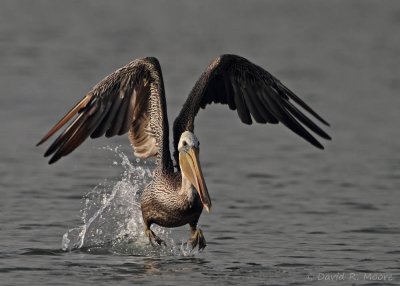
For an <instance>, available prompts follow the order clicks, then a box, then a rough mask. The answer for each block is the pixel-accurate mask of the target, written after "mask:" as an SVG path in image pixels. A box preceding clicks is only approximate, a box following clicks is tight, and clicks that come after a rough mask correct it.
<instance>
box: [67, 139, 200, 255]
mask: <svg viewBox="0 0 400 286" xmlns="http://www.w3.org/2000/svg"><path fill="white" fill-rule="evenodd" d="M105 149H106V150H109V151H111V152H114V153H115V154H116V157H117V160H116V161H114V162H113V164H114V165H120V166H122V169H123V172H122V174H121V178H120V180H119V181H118V182H104V183H101V184H99V185H98V186H96V187H95V188H94V189H93V190H92V191H90V192H89V193H87V194H86V195H85V196H84V198H83V200H82V204H83V209H82V211H81V212H82V222H83V224H82V225H81V226H79V227H75V228H72V229H69V230H68V231H67V232H66V233H65V234H64V235H63V238H62V245H61V247H62V249H63V250H64V251H71V250H76V249H80V250H84V251H87V252H96V253H97V252H111V253H117V254H126V255H154V254H155V255H176V254H180V255H184V256H187V255H193V254H195V253H191V252H190V250H188V249H186V247H184V246H183V244H182V245H181V246H180V247H178V246H176V243H175V242H174V239H173V238H172V237H171V235H170V230H168V229H165V228H161V227H158V226H155V227H154V228H153V230H154V231H155V232H156V233H157V235H158V236H160V237H161V239H163V240H164V241H165V242H166V243H167V245H168V247H152V246H150V245H149V242H148V239H147V237H146V236H145V235H144V224H143V220H142V213H141V210H140V194H141V192H142V191H143V189H144V188H145V186H146V185H147V184H148V183H149V182H150V180H151V179H152V169H153V168H154V164H153V163H152V162H146V161H140V160H137V162H136V164H132V163H131V162H130V161H129V159H128V157H127V156H126V155H125V154H124V153H123V152H122V151H121V150H120V148H119V147H115V148H111V147H106V148H105Z"/></svg>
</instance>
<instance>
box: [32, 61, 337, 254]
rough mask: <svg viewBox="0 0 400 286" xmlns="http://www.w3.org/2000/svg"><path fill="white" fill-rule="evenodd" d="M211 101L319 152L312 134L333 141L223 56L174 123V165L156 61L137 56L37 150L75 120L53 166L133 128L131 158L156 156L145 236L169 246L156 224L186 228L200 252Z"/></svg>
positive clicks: (256, 76) (289, 97) (249, 67)
mask: <svg viewBox="0 0 400 286" xmlns="http://www.w3.org/2000/svg"><path fill="white" fill-rule="evenodd" d="M211 103H220V104H224V105H227V106H228V107H229V108H230V109H231V110H237V113H238V116H239V118H240V120H241V121H242V122H243V123H245V124H252V122H253V120H254V121H256V122H257V123H261V124H266V123H269V124H277V123H279V122H281V123H282V124H284V125H285V126H286V127H288V128H289V129H290V130H292V131H293V132H294V133H296V134H298V135H299V136H300V137H302V138H303V139H305V140H306V141H308V142H309V143H311V144H312V145H314V146H315V147H317V148H320V149H323V146H322V145H321V143H320V142H319V141H318V140H317V139H316V138H315V137H314V135H312V134H311V133H315V134H317V135H318V136H320V137H322V138H324V139H327V140H330V139H331V137H330V136H329V135H328V134H327V133H326V132H325V131H323V130H322V129H321V128H320V127H319V126H318V125H317V124H316V123H314V121H312V120H311V119H310V118H309V117H307V116H306V115H305V114H304V113H303V112H304V111H306V112H307V113H308V114H310V115H312V117H314V118H315V119H317V120H318V121H319V122H321V123H323V124H325V125H329V124H328V123H327V122H326V121H325V120H324V119H323V118H322V117H321V116H319V115H318V114H317V113H316V112H315V111H314V110H312V109H311V108H310V107H309V106H308V105H307V104H306V103H305V102H304V101H303V100H301V99H300V98H299V97H298V96H296V95H295V94H294V93H293V92H292V91H290V90H289V89H288V88H287V87H286V86H285V85H283V84H282V83H281V82H280V81H279V80H278V79H276V78H275V77H274V76H273V75H271V74H270V73H268V72H267V71H266V70H264V69H263V68H261V67H259V66H257V65H255V64H253V63H251V62H250V61H248V60H247V59H245V58H242V57H240V56H236V55H222V56H219V57H217V58H216V59H214V60H213V61H212V62H211V64H210V65H209V66H208V67H207V68H206V70H205V71H204V72H203V74H202V75H201V76H200V78H199V79H198V81H197V82H196V84H195V86H194V88H193V89H192V91H191V92H190V94H189V97H188V99H187V100H186V102H185V103H184V105H183V107H182V110H181V112H180V113H179V115H178V117H177V118H176V119H175V122H174V126H173V139H174V141H173V143H174V144H173V146H174V153H173V158H174V160H172V158H171V153H170V149H169V127H168V119H167V106H166V99H165V91H164V82H163V77H162V72H161V67H160V64H159V62H158V60H157V59H156V58H152V57H149V58H142V59H136V60H134V61H132V62H130V63H129V64H127V65H126V66H124V67H122V68H120V69H118V70H116V71H115V72H113V73H112V74H110V75H109V76H107V77H106V78H104V79H103V80H102V81H100V82H99V83H98V84H96V85H95V86H94V87H93V88H92V89H91V90H90V91H89V92H88V93H87V94H86V95H85V96H84V98H83V99H82V100H81V101H79V102H78V103H77V104H76V105H75V106H74V107H73V108H72V109H71V110H70V111H69V112H68V113H67V114H66V115H65V116H64V117H63V118H62V119H61V120H60V121H59V122H58V123H57V124H56V125H55V126H54V127H53V128H51V129H50V131H49V132H48V133H47V134H46V135H45V136H44V137H43V138H42V139H41V140H40V141H39V142H38V144H37V145H40V144H42V143H44V142H45V141H47V140H48V139H49V138H50V137H51V136H52V135H54V134H55V133H56V132H57V131H58V130H59V129H60V128H62V127H63V126H64V125H66V124H67V123H68V122H71V123H70V124H69V125H68V126H67V127H66V128H65V129H64V131H63V132H62V133H61V134H60V135H59V136H58V137H57V138H56V139H55V141H54V142H53V143H52V144H51V145H50V147H49V148H48V149H47V151H46V152H45V156H46V157H47V156H50V155H52V157H51V159H50V161H49V163H50V164H52V163H54V162H56V161H58V160H59V159H60V158H62V157H64V156H66V155H68V154H69V153H71V152H72V151H74V150H75V149H76V148H77V147H78V146H79V145H80V144H82V142H83V141H85V140H86V139H87V138H88V137H89V136H90V137H91V138H97V137H100V136H103V135H105V136H106V137H112V136H115V135H123V134H125V133H127V132H128V131H129V140H130V142H131V145H132V147H133V151H134V156H136V157H138V158H151V157H153V158H155V161H156V168H155V170H154V171H153V180H152V182H150V183H149V185H148V186H146V188H145V190H144V192H143V193H142V196H141V209H142V215H143V221H144V223H145V233H146V235H147V237H148V238H149V241H150V243H151V244H153V245H154V243H157V244H164V242H163V241H162V240H161V239H160V238H159V237H158V236H157V235H156V234H155V233H154V232H153V231H152V230H151V225H152V224H157V225H160V226H163V227H178V226H183V225H186V224H189V226H190V230H191V238H190V239H189V241H188V243H189V244H190V245H191V246H192V247H193V248H195V247H196V246H197V245H198V246H199V249H200V250H202V249H204V247H205V246H206V241H205V239H204V236H203V233H202V231H201V230H200V229H199V228H197V223H198V220H199V218H200V215H201V213H202V211H203V208H205V209H206V210H207V211H208V212H209V211H210V209H211V198H210V195H209V193H208V190H207V186H206V183H205V180H204V176H203V173H202V169H201V165H200V159H199V149H200V147H199V146H200V142H199V140H198V138H197V137H196V135H195V134H194V119H195V117H196V115H197V113H198V111H199V110H200V108H205V107H206V106H208V105H210V104H211ZM301 109H302V110H303V111H301ZM174 162H175V164H174Z"/></svg>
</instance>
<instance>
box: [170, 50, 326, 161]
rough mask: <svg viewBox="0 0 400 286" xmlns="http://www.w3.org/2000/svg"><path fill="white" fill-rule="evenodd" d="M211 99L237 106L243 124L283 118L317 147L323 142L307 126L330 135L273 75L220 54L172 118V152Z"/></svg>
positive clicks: (236, 57)
mask: <svg viewBox="0 0 400 286" xmlns="http://www.w3.org/2000/svg"><path fill="white" fill-rule="evenodd" d="M292 101H293V102H292ZM213 102H214V103H221V104H227V105H228V106H229V108H230V109H232V110H237V113H238V115H239V117H240V119H241V121H242V122H243V123H245V124H252V117H253V119H254V120H255V121H256V122H258V123H272V124H276V123H278V122H282V123H283V124H284V125H286V126H287V127H288V128H289V129H291V130H292V131H293V132H295V133H296V134H298V135H300V136H301V137H303V138H304V139H305V140H307V141H308V142H310V143H311V144H312V145H314V146H316V147H318V148H320V149H323V146H322V145H321V143H319V142H318V140H317V139H315V138H314V136H313V135H311V133H310V132H309V131H308V130H307V129H306V128H308V129H309V130H311V131H312V132H314V133H315V134H317V135H319V136H321V137H322V138H325V139H328V140H330V139H331V137H330V136H329V135H328V134H327V133H325V132H324V131H323V130H322V129H321V128H320V127H318V126H317V125H316V124H315V123H314V122H313V121H311V119H309V118H308V117H307V116H306V115H304V113H303V112H302V111H301V110H300V109H299V108H298V106H299V107H301V108H302V109H303V110H305V111H307V112H308V113H309V114H311V115H312V116H313V117H314V118H316V119H317V120H319V121H320V122H322V123H323V124H325V125H329V124H328V123H327V122H326V121H325V120H324V119H322V118H321V116H319V115H318V114H317V113H316V112H315V111H313V110H312V109H311V108H310V107H309V106H308V105H307V104H306V103H305V102H304V101H302V100H301V99H300V98H299V97H297V96H296V95H295V94H294V93H293V92H291V91H290V90H289V89H288V88H287V87H285V86H284V85H283V84H282V83H281V82H280V81H279V80H278V79H276V78H275V77H274V76H273V75H271V74H270V73H268V72H267V71H266V70H264V69H263V68H261V67H259V66H257V65H255V64H253V63H251V62H250V61H248V60H247V59H245V58H242V57H239V56H235V55H222V56H220V57H218V58H216V59H215V60H214V61H213V62H212V63H211V64H210V65H209V66H208V67H207V69H206V70H205V72H204V73H203V74H202V75H201V77H200V78H199V80H198V81H197V82H196V85H195V86H194V88H193V90H192V92H191V93H190V95H189V98H188V99H187V100H186V102H185V104H184V105H183V108H182V110H181V112H180V114H179V116H178V117H177V118H176V120H175V122H174V129H173V131H174V147H175V154H176V151H177V146H178V142H179V138H180V136H181V134H182V132H184V131H186V130H189V131H193V129H194V119H195V117H196V115H197V113H198V111H199V110H200V107H201V108H205V107H206V106H207V105H208V104H211V103H213ZM296 105H297V106H296ZM250 115H251V116H250ZM305 127H306V128H305Z"/></svg>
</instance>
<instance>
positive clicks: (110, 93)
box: [37, 58, 172, 168]
mask: <svg viewBox="0 0 400 286" xmlns="http://www.w3.org/2000/svg"><path fill="white" fill-rule="evenodd" d="M74 117H75V119H74V120H73V121H72V123H70V125H69V126H68V127H67V128H65V130H64V131H63V132H62V133H61V134H60V135H59V136H58V138H57V139H56V140H55V141H54V142H53V143H52V144H51V146H50V147H49V148H48V149H47V151H46V153H45V156H50V155H53V156H52V158H51V159H50V161H49V163H50V164H51V163H54V162H56V161H57V160H59V159H60V158H61V157H63V156H66V155H68V154H69V153H71V152H72V151H73V150H75V149H76V148H77V147H78V146H79V145H80V144H81V143H82V142H83V141H85V139H86V138H88V137H89V136H90V137H92V138H97V137H100V136H103V135H104V134H105V136H106V137H112V136H114V135H122V134H125V133H126V132H128V130H129V131H130V132H129V133H130V134H129V135H130V136H129V138H130V141H131V143H132V146H133V148H134V151H135V155H136V156H137V157H139V158H148V157H151V156H156V157H157V158H158V159H160V160H161V162H162V163H163V165H164V166H165V167H168V168H169V167H171V166H172V163H171V157H170V152H169V138H168V137H169V136H168V119H167V108H166V102H165V93H164V83H163V78H162V73H161V67H160V64H159V63H158V61H157V59H155V58H144V59H137V60H135V61H133V62H131V63H129V64H127V65H126V66H124V67H122V68H120V69H118V70H117V71H115V72H114V73H112V74H110V75H109V76H107V77H106V78H105V79H103V80H102V81H101V82H99V83H98V84H97V85H96V86H94V87H93V89H92V90H91V91H90V92H88V93H87V95H86V96H85V97H84V98H83V99H82V100H81V101H80V102H78V104H76V105H75V106H74V107H73V108H72V109H71V110H70V111H69V112H68V113H67V114H66V115H65V116H64V117H63V118H62V119H61V120H60V121H59V122H58V123H57V124H56V125H55V126H54V127H53V128H52V129H51V130H50V131H49V132H48V133H47V134H46V135H45V136H44V137H43V139H41V140H40V141H39V143H38V144H37V145H40V144H42V143H43V142H45V141H46V140H48V139H49V138H50V137H51V136H52V135H53V134H54V133H56V132H57V131H58V130H59V129H60V128H61V127H63V126H64V125H65V124H66V123H67V122H69V121H71V120H72V119H73V118H74Z"/></svg>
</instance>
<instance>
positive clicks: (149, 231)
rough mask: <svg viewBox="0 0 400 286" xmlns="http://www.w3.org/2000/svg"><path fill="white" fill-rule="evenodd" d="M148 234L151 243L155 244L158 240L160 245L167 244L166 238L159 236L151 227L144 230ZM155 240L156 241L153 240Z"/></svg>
mask: <svg viewBox="0 0 400 286" xmlns="http://www.w3.org/2000/svg"><path fill="white" fill-rule="evenodd" d="M144 233H145V234H146V236H147V237H148V238H149V241H150V244H151V245H152V246H154V242H156V243H157V244H158V245H164V246H167V244H166V243H165V241H164V240H162V239H161V238H159V237H158V236H157V235H156V234H155V233H154V232H153V231H152V230H151V229H150V227H146V230H145V232H144ZM153 241H154V242H153Z"/></svg>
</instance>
